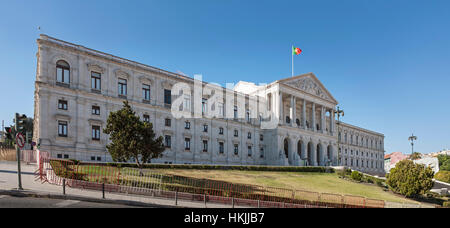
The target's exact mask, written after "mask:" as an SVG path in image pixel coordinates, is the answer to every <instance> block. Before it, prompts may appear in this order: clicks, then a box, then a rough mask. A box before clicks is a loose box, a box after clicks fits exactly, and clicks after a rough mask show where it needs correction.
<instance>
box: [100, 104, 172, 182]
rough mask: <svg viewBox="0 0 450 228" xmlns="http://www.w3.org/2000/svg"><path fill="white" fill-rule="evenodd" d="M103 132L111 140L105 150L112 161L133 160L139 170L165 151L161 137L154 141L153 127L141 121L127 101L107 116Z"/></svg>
mask: <svg viewBox="0 0 450 228" xmlns="http://www.w3.org/2000/svg"><path fill="white" fill-rule="evenodd" d="M103 132H104V133H105V134H109V137H110V139H111V143H110V144H108V145H107V146H106V149H107V150H108V152H109V153H110V154H111V157H112V159H113V160H114V161H115V162H127V161H129V160H131V159H134V161H135V162H136V164H137V166H138V167H139V168H140V169H142V166H143V164H144V163H149V162H150V160H151V159H153V158H159V157H161V156H162V152H164V149H165V148H164V144H163V137H162V136H160V137H158V138H156V139H155V136H156V135H155V133H154V131H153V125H152V124H151V123H147V122H144V121H141V120H140V118H139V116H137V115H136V113H135V112H134V111H133V109H132V108H131V106H130V105H129V104H128V101H124V103H123V107H122V109H120V110H118V111H116V112H111V113H110V114H109V116H108V120H107V123H106V128H105V129H104V130H103ZM141 174H142V171H141Z"/></svg>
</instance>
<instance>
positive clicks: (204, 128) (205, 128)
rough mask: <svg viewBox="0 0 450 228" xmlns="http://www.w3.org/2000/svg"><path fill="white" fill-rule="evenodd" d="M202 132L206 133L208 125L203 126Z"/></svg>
mask: <svg viewBox="0 0 450 228" xmlns="http://www.w3.org/2000/svg"><path fill="white" fill-rule="evenodd" d="M203 132H208V125H206V124H205V125H203Z"/></svg>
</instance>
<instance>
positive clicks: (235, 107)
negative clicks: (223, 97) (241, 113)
mask: <svg viewBox="0 0 450 228" xmlns="http://www.w3.org/2000/svg"><path fill="white" fill-rule="evenodd" d="M234 118H235V119H237V118H238V108H237V106H234Z"/></svg>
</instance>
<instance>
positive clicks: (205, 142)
mask: <svg viewBox="0 0 450 228" xmlns="http://www.w3.org/2000/svg"><path fill="white" fill-rule="evenodd" d="M203 152H208V140H203Z"/></svg>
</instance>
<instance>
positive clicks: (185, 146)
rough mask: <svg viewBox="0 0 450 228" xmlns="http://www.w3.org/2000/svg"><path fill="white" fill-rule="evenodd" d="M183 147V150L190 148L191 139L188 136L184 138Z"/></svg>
mask: <svg viewBox="0 0 450 228" xmlns="http://www.w3.org/2000/svg"><path fill="white" fill-rule="evenodd" d="M184 149H185V150H190V149H191V139H190V138H184Z"/></svg>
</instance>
